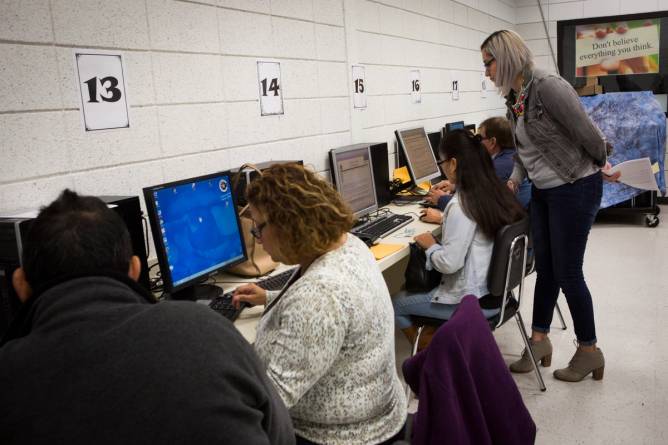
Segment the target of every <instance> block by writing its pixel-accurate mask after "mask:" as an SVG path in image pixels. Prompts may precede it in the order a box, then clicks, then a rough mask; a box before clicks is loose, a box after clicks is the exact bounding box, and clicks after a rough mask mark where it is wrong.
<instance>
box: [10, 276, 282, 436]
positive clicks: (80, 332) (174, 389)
mask: <svg viewBox="0 0 668 445" xmlns="http://www.w3.org/2000/svg"><path fill="white" fill-rule="evenodd" d="M127 281H128V282H123V281H119V279H116V278H110V277H83V278H77V279H73V280H70V281H66V282H64V283H62V284H59V285H56V286H55V287H52V288H51V289H49V290H47V291H46V292H45V293H43V294H42V295H41V296H39V298H38V299H37V300H36V301H34V303H33V304H32V306H31V308H30V312H29V314H28V316H27V317H26V322H25V325H26V326H28V327H27V329H26V332H24V333H23V334H22V335H23V336H18V338H14V339H12V340H10V341H8V342H6V343H5V344H4V345H3V346H2V347H1V348H0V443H2V444H3V445H9V444H86V445H90V444H124V445H129V444H239V443H243V444H293V443H294V432H293V430H292V426H291V422H290V418H289V414H288V412H287V410H286V408H285V406H284V405H283V403H282V402H281V401H280V399H279V398H278V395H277V394H276V393H275V391H274V389H273V387H272V386H271V383H270V382H269V381H268V380H267V378H266V376H265V373H264V370H263V368H262V365H261V364H260V362H259V360H258V359H257V358H256V357H255V354H254V353H253V351H252V348H251V346H250V345H249V344H248V343H247V342H246V341H245V340H244V339H243V337H241V335H240V334H239V333H238V332H237V331H236V329H235V328H234V326H233V325H232V324H231V323H230V322H229V321H227V320H226V319H224V318H223V317H221V316H220V315H218V314H216V313H215V312H213V311H211V309H209V308H207V307H204V306H200V305H197V304H195V303H192V302H164V303H158V304H150V301H149V300H150V297H148V298H147V297H144V296H142V295H141V293H139V292H137V290H136V289H133V283H130V282H129V280H127ZM25 334H27V335H25Z"/></svg>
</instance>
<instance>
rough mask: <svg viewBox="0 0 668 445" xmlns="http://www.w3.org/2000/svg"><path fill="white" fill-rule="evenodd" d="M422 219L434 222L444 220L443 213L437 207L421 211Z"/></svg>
mask: <svg viewBox="0 0 668 445" xmlns="http://www.w3.org/2000/svg"><path fill="white" fill-rule="evenodd" d="M420 221H422V222H426V223H433V224H441V222H443V213H441V212H440V211H439V210H437V209H425V210H422V211H421V212H420Z"/></svg>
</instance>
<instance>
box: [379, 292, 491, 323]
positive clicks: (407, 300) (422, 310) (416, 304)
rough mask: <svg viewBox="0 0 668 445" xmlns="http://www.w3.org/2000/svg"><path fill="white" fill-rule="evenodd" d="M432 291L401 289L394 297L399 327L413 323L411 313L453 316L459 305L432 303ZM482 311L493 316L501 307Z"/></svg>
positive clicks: (434, 316)
mask: <svg viewBox="0 0 668 445" xmlns="http://www.w3.org/2000/svg"><path fill="white" fill-rule="evenodd" d="M431 293H432V291H430V292H424V293H409V292H406V291H401V292H399V293H398V294H397V295H396V296H395V297H394V298H392V306H394V320H395V322H396V323H397V326H399V329H406V328H408V327H410V326H412V325H413V322H412V321H411V317H410V316H411V315H419V316H421V317H430V318H438V319H441V320H449V319H450V317H452V314H454V313H455V310H456V309H457V305H456V304H441V303H432V302H431ZM482 313H483V315H484V316H485V318H491V317H493V316H495V315H496V314H498V313H499V309H483V310H482Z"/></svg>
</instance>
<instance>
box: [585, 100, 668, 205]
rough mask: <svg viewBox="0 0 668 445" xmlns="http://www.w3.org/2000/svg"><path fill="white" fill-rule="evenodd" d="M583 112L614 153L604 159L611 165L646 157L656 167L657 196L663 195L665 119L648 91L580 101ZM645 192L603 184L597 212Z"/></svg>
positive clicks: (664, 183)
mask: <svg viewBox="0 0 668 445" xmlns="http://www.w3.org/2000/svg"><path fill="white" fill-rule="evenodd" d="M581 101H582V104H583V105H584V108H585V111H586V112H587V114H588V115H589V116H590V117H591V119H592V120H593V121H594V122H595V123H596V125H598V128H600V129H601V131H602V132H603V134H604V135H605V137H606V138H607V140H608V142H610V143H611V144H612V145H613V147H614V150H613V152H612V156H610V157H609V158H608V160H609V161H610V163H611V164H612V165H615V164H619V163H620V162H623V161H628V160H629V159H638V158H644V157H648V158H649V159H650V161H651V162H652V164H654V163H658V164H659V172H658V173H657V174H656V175H655V177H656V183H657V184H658V186H659V189H660V190H661V194H662V195H665V194H666V179H665V176H664V153H665V151H666V116H665V114H664V113H663V110H662V109H661V105H660V104H659V102H657V100H656V99H655V98H654V95H653V94H652V92H650V91H636V92H628V93H607V94H599V95H596V96H588V97H582V98H581ZM644 192H645V190H640V189H637V188H634V187H630V186H628V185H626V184H621V183H609V182H604V183H603V198H602V199H601V208H602V209H604V208H606V207H610V206H613V205H615V204H619V203H620V202H624V201H626V200H629V199H631V198H632V197H634V196H637V195H639V194H641V193H644Z"/></svg>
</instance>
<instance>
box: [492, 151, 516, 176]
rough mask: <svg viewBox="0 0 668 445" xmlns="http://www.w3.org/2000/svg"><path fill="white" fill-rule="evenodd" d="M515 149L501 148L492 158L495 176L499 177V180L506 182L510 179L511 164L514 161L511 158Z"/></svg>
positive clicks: (512, 164)
mask: <svg viewBox="0 0 668 445" xmlns="http://www.w3.org/2000/svg"><path fill="white" fill-rule="evenodd" d="M514 154H515V150H507V149H506V150H503V151H502V152H501V153H499V155H498V156H497V157H496V158H494V160H493V161H492V162H494V170H496V176H498V177H499V179H500V180H501V182H504V183H505V182H506V181H508V179H510V174H511V173H512V172H513V166H514V163H515V161H514V160H513V155H514Z"/></svg>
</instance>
